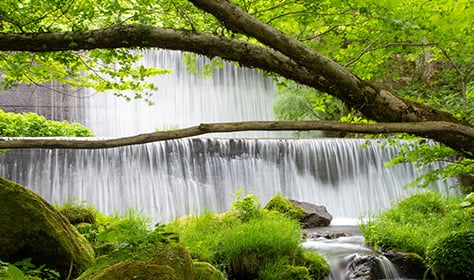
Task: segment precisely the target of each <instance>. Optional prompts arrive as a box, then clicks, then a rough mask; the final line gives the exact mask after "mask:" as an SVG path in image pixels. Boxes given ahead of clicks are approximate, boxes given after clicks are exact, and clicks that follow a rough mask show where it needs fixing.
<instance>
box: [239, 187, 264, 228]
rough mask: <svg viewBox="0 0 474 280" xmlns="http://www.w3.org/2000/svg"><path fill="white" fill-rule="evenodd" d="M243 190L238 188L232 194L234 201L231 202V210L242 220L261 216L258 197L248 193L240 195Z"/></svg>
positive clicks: (246, 220)
mask: <svg viewBox="0 0 474 280" xmlns="http://www.w3.org/2000/svg"><path fill="white" fill-rule="evenodd" d="M242 193H243V190H242V189H239V190H238V191H237V192H236V193H235V194H233V197H234V202H233V203H232V211H235V212H237V213H238V214H239V216H240V219H241V220H242V221H243V222H248V221H249V220H250V219H253V218H259V217H261V216H262V214H263V213H262V209H261V208H260V203H259V202H258V197H257V196H256V195H253V194H251V193H248V194H247V195H245V196H244V197H242Z"/></svg>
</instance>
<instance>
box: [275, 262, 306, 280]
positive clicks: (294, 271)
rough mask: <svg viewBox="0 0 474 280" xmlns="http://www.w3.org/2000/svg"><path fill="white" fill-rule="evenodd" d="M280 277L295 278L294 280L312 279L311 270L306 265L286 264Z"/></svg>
mask: <svg viewBox="0 0 474 280" xmlns="http://www.w3.org/2000/svg"><path fill="white" fill-rule="evenodd" d="M279 277H281V278H280V279H281V280H285V279H293V280H312V279H313V278H311V276H310V274H309V271H308V269H307V268H306V267H304V266H295V265H286V266H284V269H283V270H282V271H281V273H280V275H279Z"/></svg>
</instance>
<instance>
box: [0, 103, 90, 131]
mask: <svg viewBox="0 0 474 280" xmlns="http://www.w3.org/2000/svg"><path fill="white" fill-rule="evenodd" d="M0 136H2V137H26V136H28V137H37V136H77V137H87V136H93V134H92V132H91V130H90V129H88V128H86V127H84V126H82V125H80V124H78V123H68V122H66V121H62V122H59V121H51V120H47V119H46V118H45V117H43V116H39V115H37V114H35V113H22V114H15V113H6V112H4V111H3V110H1V109H0Z"/></svg>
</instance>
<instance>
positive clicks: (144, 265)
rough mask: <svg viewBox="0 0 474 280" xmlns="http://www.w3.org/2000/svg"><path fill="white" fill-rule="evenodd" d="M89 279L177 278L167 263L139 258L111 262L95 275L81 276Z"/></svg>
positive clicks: (174, 279) (161, 279) (147, 279)
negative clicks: (162, 263) (154, 262)
mask: <svg viewBox="0 0 474 280" xmlns="http://www.w3.org/2000/svg"><path fill="white" fill-rule="evenodd" d="M81 279H90V280H117V279H121V280H132V279H133V280H178V277H177V276H176V272H175V270H174V269H173V268H171V267H170V266H168V265H159V264H153V263H149V262H145V261H140V260H126V261H123V262H119V263H116V264H113V265H111V266H109V267H107V268H105V269H104V270H103V271H101V272H99V273H98V274H97V275H94V276H90V277H86V278H81Z"/></svg>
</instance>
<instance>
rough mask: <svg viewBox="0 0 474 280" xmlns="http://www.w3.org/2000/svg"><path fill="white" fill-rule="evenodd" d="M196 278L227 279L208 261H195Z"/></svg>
mask: <svg viewBox="0 0 474 280" xmlns="http://www.w3.org/2000/svg"><path fill="white" fill-rule="evenodd" d="M194 269H195V271H196V280H226V278H225V276H224V274H223V273H222V272H221V271H219V270H218V269H217V268H215V267H214V266H213V265H212V264H210V263H208V262H194Z"/></svg>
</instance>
